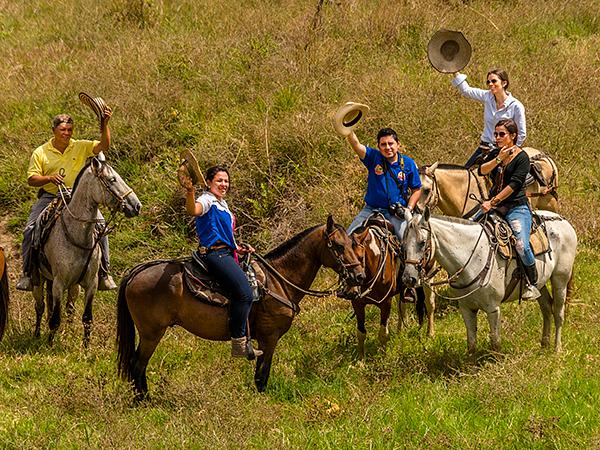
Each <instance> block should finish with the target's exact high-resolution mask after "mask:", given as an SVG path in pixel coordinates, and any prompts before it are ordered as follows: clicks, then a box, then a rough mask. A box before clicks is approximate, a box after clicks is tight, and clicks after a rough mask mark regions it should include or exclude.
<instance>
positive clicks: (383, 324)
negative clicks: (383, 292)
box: [379, 297, 393, 351]
mask: <svg viewBox="0 0 600 450" xmlns="http://www.w3.org/2000/svg"><path fill="white" fill-rule="evenodd" d="M392 300H393V297H388V298H386V299H385V300H384V301H383V302H381V303H380V304H379V309H380V313H379V345H380V346H381V347H382V348H383V350H384V351H385V349H386V346H387V343H388V341H389V340H390V331H389V330H388V320H389V318H390V311H391V309H392Z"/></svg>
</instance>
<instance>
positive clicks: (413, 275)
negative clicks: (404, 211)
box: [402, 206, 432, 287]
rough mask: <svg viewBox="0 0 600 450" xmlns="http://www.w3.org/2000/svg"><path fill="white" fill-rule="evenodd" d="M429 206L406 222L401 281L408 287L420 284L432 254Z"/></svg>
mask: <svg viewBox="0 0 600 450" xmlns="http://www.w3.org/2000/svg"><path fill="white" fill-rule="evenodd" d="M429 217H430V210H429V207H427V206H426V207H425V209H424V211H423V214H415V215H414V216H413V217H412V219H411V220H410V221H409V222H408V223H407V225H406V230H405V231H404V239H403V240H402V253H403V254H404V271H403V272H402V282H403V283H404V284H405V285H406V286H408V287H415V286H418V285H420V284H421V282H422V279H423V275H424V272H425V268H426V267H427V266H428V263H429V260H430V258H431V256H432V241H431V230H430V228H429Z"/></svg>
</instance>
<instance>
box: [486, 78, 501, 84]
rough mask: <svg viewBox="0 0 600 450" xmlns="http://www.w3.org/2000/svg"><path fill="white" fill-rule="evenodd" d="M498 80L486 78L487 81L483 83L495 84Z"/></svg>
mask: <svg viewBox="0 0 600 450" xmlns="http://www.w3.org/2000/svg"><path fill="white" fill-rule="evenodd" d="M499 81H500V80H496V79H492V80H487V81H486V82H485V84H496V83H498V82H499Z"/></svg>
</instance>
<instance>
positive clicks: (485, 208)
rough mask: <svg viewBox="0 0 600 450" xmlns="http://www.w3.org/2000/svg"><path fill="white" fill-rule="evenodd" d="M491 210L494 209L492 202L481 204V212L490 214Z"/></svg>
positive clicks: (487, 201)
mask: <svg viewBox="0 0 600 450" xmlns="http://www.w3.org/2000/svg"><path fill="white" fill-rule="evenodd" d="M490 209H492V202H491V201H490V200H484V201H483V203H482V204H481V210H482V211H483V212H484V213H486V212H489V210H490Z"/></svg>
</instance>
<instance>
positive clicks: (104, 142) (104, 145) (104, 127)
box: [94, 107, 112, 155]
mask: <svg viewBox="0 0 600 450" xmlns="http://www.w3.org/2000/svg"><path fill="white" fill-rule="evenodd" d="M111 116H112V110H111V109H110V108H109V107H106V109H105V110H104V117H103V118H102V122H101V123H100V142H98V143H97V144H96V145H95V146H94V154H95V155H97V154H99V153H100V152H105V151H107V150H108V149H109V147H110V127H109V126H108V122H109V121H110V118H111Z"/></svg>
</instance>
